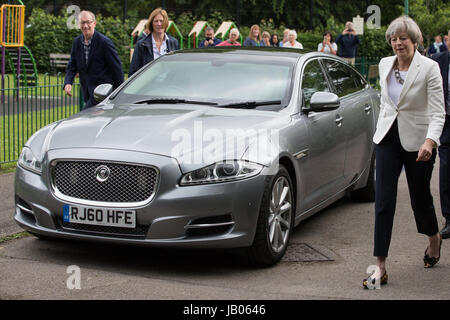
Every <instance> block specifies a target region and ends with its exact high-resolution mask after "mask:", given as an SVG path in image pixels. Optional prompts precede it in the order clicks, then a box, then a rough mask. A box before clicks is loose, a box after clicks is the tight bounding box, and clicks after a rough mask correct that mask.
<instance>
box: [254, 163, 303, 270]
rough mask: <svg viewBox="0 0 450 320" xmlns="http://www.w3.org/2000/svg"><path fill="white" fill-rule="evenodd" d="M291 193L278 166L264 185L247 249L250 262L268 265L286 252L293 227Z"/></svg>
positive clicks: (278, 259)
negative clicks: (277, 169)
mask: <svg viewBox="0 0 450 320" xmlns="http://www.w3.org/2000/svg"><path fill="white" fill-rule="evenodd" d="M294 216H295V193H294V189H293V187H292V181H291V178H290V176H289V173H288V171H287V170H286V168H285V167H284V166H280V169H279V171H278V173H277V174H276V175H275V176H273V177H272V178H271V179H269V181H268V182H267V184H266V187H265V190H264V195H263V199H262V202H261V208H260V213H259V218H258V223H257V227H256V234H255V239H254V241H253V244H252V246H251V247H249V248H248V250H247V256H248V258H249V260H250V262H251V263H252V264H253V265H256V266H260V267H268V266H271V265H273V264H275V263H277V262H278V261H280V260H281V258H282V257H283V255H284V254H285V252H286V248H287V246H288V243H289V238H290V236H291V233H292V229H293V228H294Z"/></svg>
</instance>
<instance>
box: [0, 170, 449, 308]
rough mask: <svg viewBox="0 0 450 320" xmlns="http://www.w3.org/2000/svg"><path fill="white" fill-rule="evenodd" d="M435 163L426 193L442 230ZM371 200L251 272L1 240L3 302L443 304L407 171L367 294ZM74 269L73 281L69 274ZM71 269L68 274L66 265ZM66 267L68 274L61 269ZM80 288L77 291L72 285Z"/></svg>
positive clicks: (342, 206) (204, 254) (439, 276)
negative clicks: (379, 268)
mask: <svg viewBox="0 0 450 320" xmlns="http://www.w3.org/2000/svg"><path fill="white" fill-rule="evenodd" d="M438 171H439V169H438V163H436V164H435V171H434V174H433V180H432V192H433V196H434V202H435V207H436V212H437V214H438V221H439V223H440V227H442V223H443V218H442V216H441V211H440V204H439V191H438ZM13 196H14V173H9V174H4V175H0V239H2V238H4V237H5V236H6V235H11V234H15V233H18V232H21V231H22V230H21V229H20V228H19V227H18V226H17V225H16V224H15V223H14V221H13V215H14V198H13ZM373 229H374V204H373V203H354V202H352V201H351V200H350V199H348V198H344V199H341V200H340V201H338V202H337V203H335V204H333V205H332V206H331V207H329V208H327V209H325V210H323V211H321V212H319V213H318V214H316V215H314V216H313V217H311V218H309V219H308V220H306V221H304V222H302V223H301V224H300V225H299V226H298V227H297V228H296V229H295V230H294V233H293V237H292V238H291V242H290V246H289V248H288V252H287V254H286V257H285V258H284V259H283V261H281V262H280V263H278V264H277V265H275V266H273V267H271V268H265V269H254V268H250V267H248V266H245V265H244V264H242V263H241V262H240V260H239V259H240V256H239V255H237V254H235V253H233V252H229V251H227V250H217V251H215V250H207V251H206V250H167V249H164V250H163V249H155V248H136V247H129V246H115V245H103V244H93V243H85V242H68V241H46V240H39V239H37V238H35V237H33V236H26V237H22V238H19V239H15V240H8V241H6V242H3V243H2V242H1V241H0V300H3V299H4V300H8V299H20V300H22V299H31V300H33V299H63V300H71V299H83V300H85V299H88V300H97V299H127V300H128V299H130V300H133V299H145V300H146V299H152V300H172V299H181V300H185V299H188V300H210V299H218V300H222V299H225V300H249V299H252V300H253V299H256V300H266V299H273V300H300V299H308V300H309V299H318V300H329V299H338V300H347V299H352V300H353V299H360V300H394V299H401V300H416V299H425V300H441V299H445V300H447V299H450V286H449V282H450V249H449V248H450V240H449V241H446V240H444V242H443V247H442V252H441V260H440V262H439V263H438V264H437V265H436V266H435V267H434V268H431V269H424V267H423V261H422V258H423V254H424V250H425V248H426V247H427V245H428V240H427V238H426V236H423V235H420V234H418V233H417V229H416V225H415V221H414V217H413V213H412V210H411V207H410V201H409V194H408V189H407V184H406V177H405V174H404V173H402V175H401V177H400V182H399V192H398V201H397V212H396V216H395V221H394V230H393V238H392V242H391V248H390V252H389V254H390V256H389V258H388V261H387V271H388V275H389V283H388V284H387V285H386V286H382V287H381V289H379V290H364V289H363V288H362V287H361V283H362V279H363V278H366V277H367V273H366V270H367V269H368V267H369V266H370V265H372V264H374V263H375V258H374V257H373V256H372V250H373ZM69 266H76V267H79V271H80V274H79V275H80V278H79V279H80V282H76V281H74V280H73V279H74V278H73V275H74V274H75V273H73V271H72V269H70V268H69ZM68 268H69V269H68ZM68 271H69V272H68ZM76 284H79V287H80V289H69V287H72V288H73V287H74V286H75V287H76Z"/></svg>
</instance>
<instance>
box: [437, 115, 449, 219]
mask: <svg viewBox="0 0 450 320" xmlns="http://www.w3.org/2000/svg"><path fill="white" fill-rule="evenodd" d="M440 142H441V145H440V146H439V193H440V198H441V209H442V215H443V216H444V218H445V219H446V221H447V223H450V167H449V166H450V116H449V115H446V116H445V124H444V130H443V131H442V135H441V138H440Z"/></svg>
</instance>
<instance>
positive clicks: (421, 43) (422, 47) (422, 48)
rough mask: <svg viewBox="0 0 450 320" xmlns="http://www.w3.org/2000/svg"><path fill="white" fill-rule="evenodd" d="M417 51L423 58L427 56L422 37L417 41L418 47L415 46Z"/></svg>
mask: <svg viewBox="0 0 450 320" xmlns="http://www.w3.org/2000/svg"><path fill="white" fill-rule="evenodd" d="M417 51H419V53H420V54H421V55H423V56H426V55H427V51H426V50H425V47H424V45H423V37H421V38H420V40H419V45H418V46H417Z"/></svg>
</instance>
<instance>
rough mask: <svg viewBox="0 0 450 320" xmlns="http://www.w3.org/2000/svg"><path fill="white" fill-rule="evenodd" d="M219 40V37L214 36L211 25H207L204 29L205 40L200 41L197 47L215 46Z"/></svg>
mask: <svg viewBox="0 0 450 320" xmlns="http://www.w3.org/2000/svg"><path fill="white" fill-rule="evenodd" d="M221 42H222V41H221V40H220V39H217V38H214V29H213V28H212V27H207V28H206V29H205V41H202V42H201V43H200V45H199V46H198V47H199V48H204V47H215V46H216V45H218V44H219V43H221Z"/></svg>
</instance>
